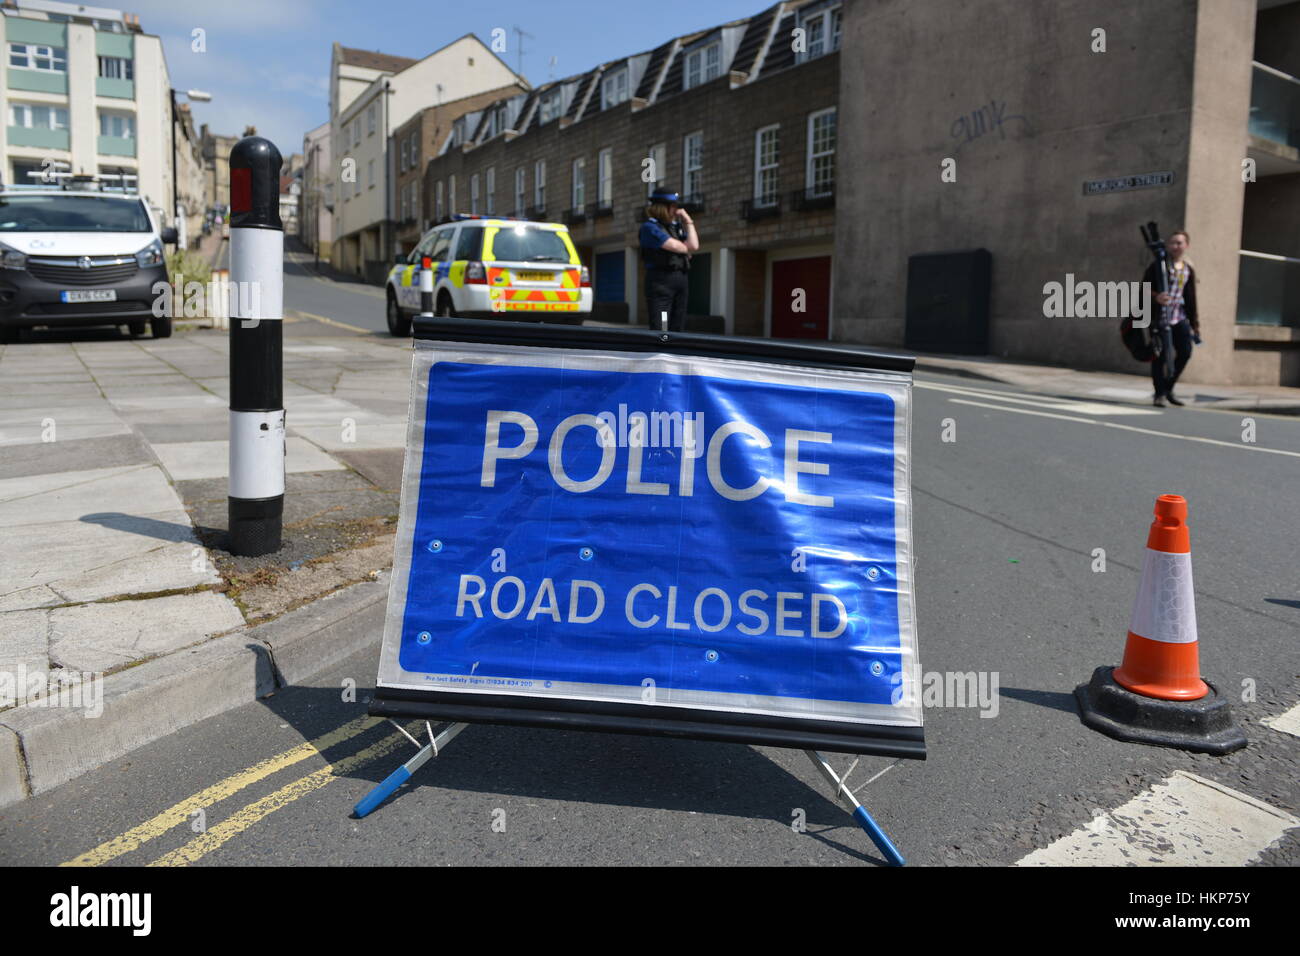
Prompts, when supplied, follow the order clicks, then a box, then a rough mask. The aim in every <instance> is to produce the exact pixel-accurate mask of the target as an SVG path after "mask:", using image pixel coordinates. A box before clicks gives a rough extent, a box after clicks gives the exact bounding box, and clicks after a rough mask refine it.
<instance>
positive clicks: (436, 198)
mask: <svg viewBox="0 0 1300 956" xmlns="http://www.w3.org/2000/svg"><path fill="white" fill-rule="evenodd" d="M442 196H443V190H442V180H441V179H440V180H438V182H437V183H435V184H434V187H433V218H434V219H436V220H437V221H438V222H442Z"/></svg>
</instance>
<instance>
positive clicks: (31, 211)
mask: <svg viewBox="0 0 1300 956" xmlns="http://www.w3.org/2000/svg"><path fill="white" fill-rule="evenodd" d="M175 241H176V230H175V229H172V228H170V227H169V228H165V229H160V228H159V226H158V221H157V219H156V218H155V217H154V214H153V210H151V209H150V208H149V206H148V204H147V203H145V202H144V200H143V199H141V198H140V197H139V196H138V195H132V194H117V195H114V194H113V193H105V192H99V191H95V190H85V191H81V190H77V189H69V188H59V187H54V186H52V187H49V188H45V187H19V188H15V187H9V188H5V189H0V342H16V341H18V338H19V336H20V335H21V331H22V330H23V329H25V328H36V327H37V326H45V327H47V328H64V327H68V326H95V325H123V326H126V328H127V330H128V331H129V332H130V333H131V335H133V336H138V335H144V333H145V326H146V324H148V326H149V327H150V329H151V330H152V332H153V336H154V338H156V339H164V338H167V337H168V336H169V335H171V334H172V320H171V318H170V317H162V318H158V317H155V316H154V314H153V300H154V298H155V293H154V291H153V288H154V285H155V283H158V282H166V281H167V266H166V262H165V261H164V255H163V245H164V243H167V244H171V243H174V242H175Z"/></svg>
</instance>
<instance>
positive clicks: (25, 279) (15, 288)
mask: <svg viewBox="0 0 1300 956" xmlns="http://www.w3.org/2000/svg"><path fill="white" fill-rule="evenodd" d="M166 281H167V267H166V266H165V265H163V264H161V263H160V264H159V265H156V266H145V267H142V268H141V267H137V268H136V270H135V271H134V272H133V273H132V274H131V275H129V276H127V277H125V278H116V279H106V280H105V281H103V282H93V284H89V285H87V284H82V283H75V284H74V283H69V282H60V281H58V280H57V279H54V280H49V279H45V278H39V277H37V276H35V275H33V274H32V273H31V272H30V271H29V270H28V269H0V324H3V325H7V326H19V327H21V328H33V327H35V326H42V325H43V326H48V327H50V328H55V327H66V326H93V325H120V324H123V323H126V322H139V321H142V320H146V319H151V318H153V317H154V315H153V303H154V300H155V299H156V298H157V293H155V292H154V286H155V285H156V284H157V283H159V282H163V283H165V282H166ZM101 289H112V290H113V291H114V292H115V293H116V299H115V300H114V301H112V302H64V301H63V300H62V293H64V292H86V291H91V290H101Z"/></svg>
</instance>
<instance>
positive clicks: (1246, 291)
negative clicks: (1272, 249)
mask: <svg viewBox="0 0 1300 956" xmlns="http://www.w3.org/2000/svg"><path fill="white" fill-rule="evenodd" d="M1237 324H1238V325H1273V326H1283V327H1287V328H1293V329H1296V328H1300V259H1293V258H1291V257H1289V256H1275V255H1269V254H1268V253H1264V252H1248V251H1246V250H1245V249H1242V250H1241V268H1240V270H1239V271H1238V274H1237Z"/></svg>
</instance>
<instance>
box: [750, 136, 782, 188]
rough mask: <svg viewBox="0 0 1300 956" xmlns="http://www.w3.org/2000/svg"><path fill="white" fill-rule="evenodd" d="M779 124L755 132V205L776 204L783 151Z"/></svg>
mask: <svg viewBox="0 0 1300 956" xmlns="http://www.w3.org/2000/svg"><path fill="white" fill-rule="evenodd" d="M780 131H781V127H780V125H778V124H773V125H772V126H764V127H763V128H762V129H760V130H759V131H758V132H756V133H755V134H754V205H755V206H774V205H776V199H777V187H778V186H779V184H780V171H781V153H780Z"/></svg>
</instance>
